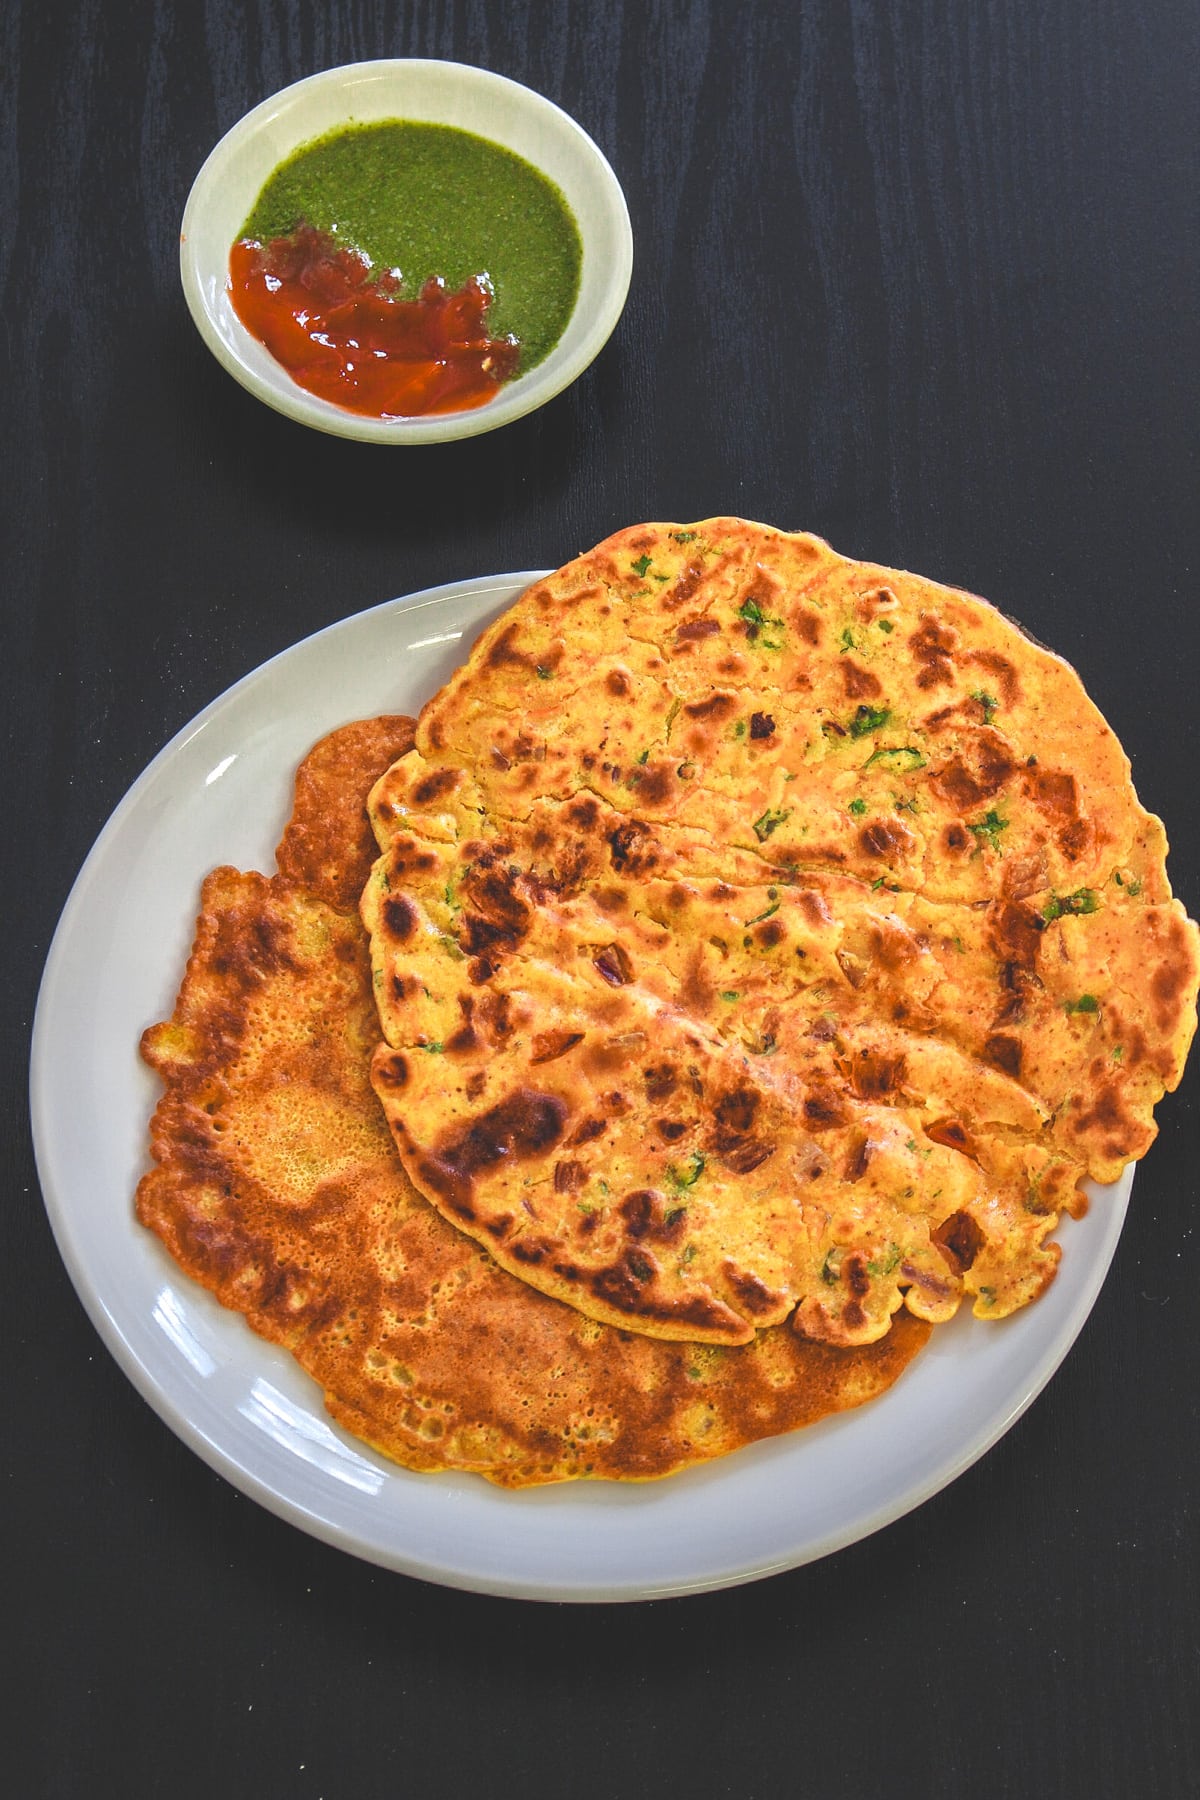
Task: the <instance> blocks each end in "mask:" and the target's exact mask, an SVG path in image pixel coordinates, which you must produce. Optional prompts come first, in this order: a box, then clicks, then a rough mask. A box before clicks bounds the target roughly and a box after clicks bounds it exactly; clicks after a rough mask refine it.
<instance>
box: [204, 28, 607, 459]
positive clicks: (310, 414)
mask: <svg viewBox="0 0 1200 1800" xmlns="http://www.w3.org/2000/svg"><path fill="white" fill-rule="evenodd" d="M426 78H432V79H433V80H434V81H435V82H436V81H438V80H440V81H442V82H443V83H444V84H446V85H451V86H457V87H461V88H462V90H463V91H464V93H470V94H471V95H472V96H473V97H476V98H482V97H490V98H492V99H493V100H494V101H497V102H499V103H501V104H503V105H505V106H507V107H508V108H509V109H511V110H512V112H513V116H514V117H516V116H523V118H524V120H525V122H526V124H527V125H528V126H529V127H530V129H541V130H544V131H545V133H546V134H547V139H548V141H550V142H553V143H554V144H556V145H557V146H558V147H559V149H560V151H561V153H562V154H563V155H564V156H568V157H570V158H571V159H572V161H573V167H574V170H575V171H576V173H577V175H578V184H577V192H576V195H575V196H574V203H573V204H572V211H573V212H574V214H575V218H576V223H577V224H578V227H579V232H580V236H581V238H582V240H583V269H582V271H581V275H580V292H579V296H578V298H577V300H576V304H575V309H574V312H573V313H572V315H571V318H570V320H569V321H568V323H567V326H566V329H565V330H564V332H563V335H562V337H561V338H560V339H559V341H558V343H557V345H555V347H554V348H553V349H552V350H551V351H550V353H549V354H548V355H547V356H546V357H545V358H544V359H543V360H542V361H541V362H540V363H538V364H537V365H536V366H535V367H534V368H533V369H531V370H530V371H529V373H528V374H527V375H519V376H517V377H516V378H515V379H514V380H513V381H512V382H510V383H508V384H507V385H506V386H505V387H504V388H502V389H501V390H500V392H499V394H498V395H497V396H496V398H495V399H493V400H491V401H488V402H487V403H486V404H485V405H484V406H481V407H476V408H474V409H472V410H470V411H467V412H460V413H437V414H427V415H424V416H422V417H417V418H411V419H394V420H393V419H387V420H385V419H372V418H368V417H365V416H361V415H358V414H356V413H351V412H347V411H346V410H345V409H344V408H342V407H339V406H336V405H334V404H333V403H332V402H330V401H326V400H322V399H320V398H318V397H317V396H316V395H313V394H308V393H306V392H305V390H304V389H303V388H301V387H298V386H297V385H296V383H295V382H293V381H292V379H291V377H290V376H289V375H288V374H287V371H286V370H285V369H283V368H282V367H281V366H280V365H279V364H277V363H275V362H274V360H273V359H272V358H271V357H270V356H269V354H268V352H267V351H266V350H265V349H264V348H263V346H261V345H259V344H258V343H257V342H256V341H255V340H254V339H253V338H252V337H251V335H250V333H249V332H247V331H246V329H245V327H244V326H243V325H242V324H241V322H240V320H238V319H237V317H236V315H235V314H234V312H233V309H232V306H230V305H229V304H228V302H227V301H226V302H225V306H224V309H223V311H221V310H219V309H220V308H221V302H222V300H223V299H224V297H225V291H226V290H225V274H226V264H225V261H224V258H226V257H227V256H228V248H229V244H232V242H233V236H234V234H235V233H236V229H237V227H236V225H235V226H234V228H233V232H232V233H231V234H230V236H229V240H228V243H227V244H225V245H224V246H223V249H222V251H221V256H222V261H221V266H220V270H219V272H218V270H217V269H216V267H215V262H214V258H213V256H212V254H210V253H208V252H206V251H205V250H204V248H203V247H202V246H201V245H200V244H199V243H198V237H199V236H200V235H201V233H202V229H203V224H204V220H205V218H206V216H207V215H208V214H209V213H211V210H212V209H213V207H214V206H215V205H216V204H218V203H219V201H221V200H225V201H226V203H227V195H228V184H229V181H230V177H231V172H232V170H233V167H234V164H235V161H236V160H237V159H238V158H239V157H241V156H244V155H245V154H246V153H247V151H248V150H249V149H250V148H251V147H252V146H253V144H254V143H255V141H256V140H260V139H261V138H262V136H263V134H264V133H265V132H266V131H268V130H270V129H271V128H277V127H279V126H280V125H281V124H283V123H285V122H286V121H287V120H288V119H289V118H290V117H291V116H292V115H301V116H302V115H304V113H305V108H306V107H307V106H309V105H310V104H314V103H315V104H317V105H319V104H320V102H321V101H322V100H323V99H324V98H325V97H326V96H327V95H336V94H343V93H344V94H346V95H347V96H349V95H351V94H353V92H354V90H356V89H357V90H358V91H359V92H360V93H362V92H364V91H365V90H366V89H367V88H368V87H369V86H376V87H377V88H380V89H381V91H382V92H384V93H385V94H386V93H387V92H390V91H391V89H392V88H393V87H395V88H397V89H399V88H400V87H401V86H403V85H411V84H413V83H414V82H415V83H420V82H421V81H423V80H424V79H426ZM406 104H407V106H408V108H409V110H408V111H406V110H405V106H406ZM414 106H415V103H414V102H413V101H412V100H411V99H410V100H409V101H408V102H407V103H406V102H405V101H404V100H403V99H401V98H399V97H398V98H397V101H396V103H395V105H394V106H391V107H389V108H387V109H385V110H383V111H372V112H370V113H368V114H366V115H365V116H363V117H362V118H361V120H360V119H359V117H358V115H357V114H355V113H354V112H353V111H352V110H351V109H350V108H349V107H347V109H345V110H344V111H341V112H338V113H334V114H332V115H331V116H330V118H329V121H328V123H325V124H316V125H312V124H310V125H308V126H306V127H301V128H300V129H299V130H295V131H291V132H289V133H288V136H289V143H288V145H287V146H286V147H285V148H283V149H282V150H280V149H278V148H276V149H275V150H273V151H272V152H271V154H270V156H269V159H267V160H266V161H264V162H263V163H262V168H261V173H259V174H258V175H257V176H256V178H255V180H254V182H253V183H252V184H249V185H253V192H252V193H249V197H248V199H246V203H245V205H244V206H243V207H242V210H241V217H245V214H246V213H247V212H249V210H250V207H251V206H252V204H253V201H254V198H255V197H256V195H257V193H258V191H259V190H260V188H261V186H262V182H263V181H264V180H265V179H266V178H267V175H269V173H270V171H271V170H272V169H273V168H276V167H277V166H278V165H279V163H280V162H281V161H282V160H283V159H284V158H285V157H286V156H287V155H289V154H290V153H291V151H292V150H293V149H297V148H299V147H300V145H301V144H304V143H306V142H310V141H311V140H312V139H313V138H315V137H319V136H321V135H323V133H324V132H325V131H328V130H332V129H334V128H336V125H337V123H338V119H339V117H341V118H344V119H345V120H346V122H347V123H349V122H362V123H370V122H373V121H374V120H376V119H380V120H382V119H384V118H401V117H417V118H420V119H421V120H422V121H424V120H425V119H426V117H427V116H428V122H430V123H437V122H439V119H438V116H437V114H432V115H426V114H424V113H423V112H421V111H419V110H414ZM445 122H446V123H455V124H458V123H459V122H458V121H457V120H446V121H445ZM459 128H460V129H464V130H472V131H474V132H475V133H476V135H477V136H481V137H490V138H491V140H492V141H493V142H496V143H500V144H502V145H503V147H505V148H513V146H512V145H511V144H509V143H507V142H506V141H505V133H504V132H503V131H501V132H493V131H492V130H491V129H489V125H488V122H487V120H486V119H483V120H481V121H480V122H479V123H478V125H476V124H474V123H471V124H459ZM507 135H509V136H511V135H512V132H511V130H510V131H509V132H508V134H507ZM516 154H518V155H521V156H524V157H525V160H526V161H529V162H531V163H533V164H534V166H535V167H536V168H538V170H539V172H540V173H542V174H544V175H546V176H547V177H548V178H549V179H550V180H552V181H554V182H555V184H556V185H557V186H558V187H559V188H560V190H562V189H563V182H562V180H561V179H560V173H561V171H559V172H556V170H555V169H554V168H552V167H547V166H546V160H545V159H542V158H539V157H538V156H537V155H536V154H535V155H530V154H529V152H528V150H526V149H518V150H517V151H516ZM550 160H553V159H550ZM584 183H586V187H585V186H583V184H584ZM246 191H247V192H248V187H247V190H246ZM564 191H565V190H564ZM580 193H586V194H587V196H588V198H589V201H590V204H591V207H592V208H593V209H594V210H593V211H592V212H591V213H590V214H589V215H588V217H587V218H585V217H581V216H580V204H579V194H580ZM567 199H568V203H572V196H571V195H567ZM240 204H241V202H240V201H239V205H240ZM235 210H236V209H235ZM601 240H603V241H601ZM589 253H590V254H589ZM179 261H180V276H181V280H182V284H183V291H184V297H185V299H186V301H187V305H188V309H189V311H190V313H191V315H192V318H193V321H194V322H195V324H196V327H197V329H198V330H199V332H200V335H201V337H202V338H203V339H204V342H205V343H206V344H207V346H208V348H209V349H210V350H211V351H212V353H213V355H214V356H215V357H216V358H217V360H218V361H219V362H220V363H221V364H222V366H223V367H224V368H225V369H226V370H227V371H228V372H229V373H230V374H231V375H233V376H234V378H235V379H236V380H237V381H238V382H240V383H241V385H242V386H243V387H245V388H246V389H247V390H248V391H249V392H250V393H252V394H254V395H255V397H256V398H257V399H259V400H262V401H264V402H265V403H266V404H267V405H268V406H271V407H273V408H274V409H275V410H276V411H277V412H281V413H283V414H285V415H286V416H287V417H288V418H291V419H293V420H295V421H297V422H299V423H300V424H304V425H309V426H312V427H315V428H316V429H317V430H319V431H324V432H326V433H329V434H332V435H333V436H337V437H346V438H353V439H356V440H358V441H359V442H366V443H386V444H419V443H438V442H444V441H447V440H450V439H454V438H464V437H474V436H477V435H478V434H480V433H482V432H486V431H494V430H496V429H497V428H498V427H499V426H501V425H506V424H509V423H511V422H512V421H513V420H515V419H519V418H523V417H524V416H525V415H526V414H528V413H530V412H533V411H534V410H536V408H538V407H540V406H543V405H545V404H546V402H547V401H549V400H551V399H553V398H554V397H555V395H557V394H559V393H561V392H562V391H563V389H564V388H566V387H568V386H570V384H571V383H572V382H573V381H575V380H576V379H577V378H578V376H579V375H581V374H582V372H583V370H584V369H586V368H587V367H588V365H589V364H590V363H591V362H592V361H593V360H594V358H595V357H596V356H597V354H598V353H599V351H600V350H601V349H602V348H603V346H604V344H605V343H606V342H607V341H608V339H609V337H610V336H611V334H612V331H613V329H614V327H615V326H616V323H617V320H618V319H619V318H620V316H621V313H622V311H623V309H624V305H625V299H626V296H627V294H628V291H629V283H630V278H631V275H632V269H633V233H632V229H631V226H630V222H629V211H628V207H627V206H626V203H625V196H624V193H623V191H622V189H621V184H620V182H619V181H618V180H617V177H616V175H615V173H614V172H613V169H612V167H611V165H610V164H609V162H608V159H607V158H606V157H605V155H604V153H603V151H601V150H600V148H599V146H598V145H597V144H596V143H595V141H594V140H593V139H592V138H591V137H589V135H588V134H587V132H586V131H584V129H583V127H582V126H581V125H579V124H578V123H577V121H576V120H574V119H573V118H572V117H571V116H570V114H569V113H567V112H564V111H563V109H562V108H561V107H559V106H557V105H556V104H555V103H554V101H552V100H549V99H547V98H546V96H545V95H543V94H539V93H538V92H536V90H535V89H533V88H529V87H526V86H525V85H524V84H523V83H521V82H518V81H513V80H512V79H511V78H510V77H508V76H506V75H500V74H497V73H496V72H495V71H493V70H491V69H485V68H483V67H480V66H479V65H476V64H473V63H458V62H450V61H444V60H439V59H434V58H428V57H392V58H379V59H375V60H372V61H366V62H357V63H344V64H341V65H339V66H338V67H335V68H331V69H322V70H320V71H318V72H317V73H316V74H313V75H308V76H305V77H304V78H303V79H302V80H300V81H296V82H292V83H291V84H290V85H289V86H287V87H285V88H281V89H279V90H278V91H277V92H276V93H274V94H271V95H269V96H268V97H267V98H266V99H265V100H262V101H260V102H259V104H258V105H257V106H254V107H252V108H251V109H250V111H249V112H247V113H245V114H243V115H242V117H241V118H240V119H239V120H238V121H237V122H236V124H234V125H233V126H231V127H230V129H229V130H228V131H227V132H225V134H224V135H223V136H222V137H221V139H220V140H219V141H218V143H217V144H216V145H215V146H214V148H213V149H212V150H211V151H210V153H209V155H208V156H207V158H206V159H205V161H204V163H203V165H202V166H201V168H200V170H199V172H198V174H197V175H196V178H195V180H194V182H193V183H192V188H191V192H190V193H189V195H188V198H187V203H186V205H185V207H184V212H183V220H182V224H181V227H180V239H179ZM597 270H598V271H599V286H598V287H597V286H596V282H595V281H594V280H593V281H592V283H591V286H592V288H593V290H594V291H593V295H592V300H591V304H590V308H589V309H588V310H587V311H584V310H583V309H584V307H585V296H586V292H587V290H586V289H585V282H588V281H589V277H591V276H593V275H595V273H596V271H597Z"/></svg>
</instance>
